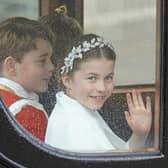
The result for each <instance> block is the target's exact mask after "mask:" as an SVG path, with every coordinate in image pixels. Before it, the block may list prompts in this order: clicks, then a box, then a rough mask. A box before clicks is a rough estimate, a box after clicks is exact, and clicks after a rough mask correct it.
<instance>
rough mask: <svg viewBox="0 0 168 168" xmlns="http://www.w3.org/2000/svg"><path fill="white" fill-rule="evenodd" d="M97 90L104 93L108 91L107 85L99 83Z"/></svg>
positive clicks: (102, 82)
mask: <svg viewBox="0 0 168 168" xmlns="http://www.w3.org/2000/svg"><path fill="white" fill-rule="evenodd" d="M97 90H98V91H101V92H103V91H105V90H106V84H105V82H104V81H99V82H98V83H97Z"/></svg>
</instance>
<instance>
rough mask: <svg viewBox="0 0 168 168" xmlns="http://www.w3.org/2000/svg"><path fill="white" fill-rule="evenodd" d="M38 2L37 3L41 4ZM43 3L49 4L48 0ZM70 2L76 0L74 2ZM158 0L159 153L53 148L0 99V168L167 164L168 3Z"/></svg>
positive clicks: (137, 166) (138, 166)
mask: <svg viewBox="0 0 168 168" xmlns="http://www.w3.org/2000/svg"><path fill="white" fill-rule="evenodd" d="M42 1H43V0H41V3H40V4H41V5H44V4H43V3H42ZM43 2H44V1H43ZM47 2H48V3H49V5H50V3H51V1H49V0H48V1H47ZM57 2H58V1H57ZM73 2H76V3H77V1H73ZM81 2H83V1H81ZM158 2H160V26H159V27H160V33H159V36H160V44H161V45H160V46H159V49H158V50H157V52H158V53H159V55H160V61H159V60H158V61H159V63H160V93H159V94H160V125H159V127H160V131H161V132H160V137H159V139H160V140H159V141H160V152H155V153H153V152H151V153H145V152H140V153H129V154H128V153H121V154H117V153H114V154H111V153H110V154H104V155H100V154H96V155H94V156H93V155H89V154H87V155H85V154H83V155H79V154H75V153H73V152H69V153H67V152H64V151H61V150H57V149H55V148H52V147H49V146H48V145H46V144H44V143H42V142H41V141H39V140H37V139H36V138H34V137H33V136H31V135H30V134H29V133H27V132H26V131H25V130H24V129H23V128H22V127H20V126H19V125H18V124H17V123H16V121H15V120H14V118H13V117H12V116H11V115H10V114H9V111H8V109H7V108H6V106H5V104H4V103H3V101H2V100H0V166H1V167H4V168H5V167H15V168H35V167H40V168H46V167H49V168H54V167H55V166H56V165H59V166H60V167H61V168H67V167H69V168H87V167H90V168H107V167H113V168H125V167H126V168H129V167H130V168H131V167H136V168H141V167H148V168H150V167H151V168H158V167H159V166H160V165H162V167H164V166H163V165H166V163H167V164H168V122H167V121H168V59H167V55H168V2H167V0H158ZM78 3H79V2H78ZM49 11H50V9H49V10H48V12H49ZM41 12H42V11H41ZM43 12H44V11H43ZM43 14H44V13H43ZM46 14H47V13H46ZM81 15H82V14H81ZM30 156H31V157H30Z"/></svg>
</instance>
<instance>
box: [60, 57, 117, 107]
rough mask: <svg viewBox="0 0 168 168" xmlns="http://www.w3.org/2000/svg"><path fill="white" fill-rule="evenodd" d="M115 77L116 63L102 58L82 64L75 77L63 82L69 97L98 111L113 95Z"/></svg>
mask: <svg viewBox="0 0 168 168" xmlns="http://www.w3.org/2000/svg"><path fill="white" fill-rule="evenodd" d="M113 76H114V62H113V61H111V60H107V59H106V58H101V59H89V61H87V62H84V63H81V65H80V68H79V70H77V71H75V72H74V74H73V76H71V77H70V76H64V77H62V80H63V84H64V85H65V87H66V93H67V95H69V96H70V97H72V98H74V99H76V100H77V101H78V102H79V103H81V104H82V105H84V106H85V107H87V108H89V109H92V110H97V109H100V108H101V107H102V106H103V104H104V102H105V101H106V100H107V98H109V96H110V95H111V94H112V91H113Z"/></svg>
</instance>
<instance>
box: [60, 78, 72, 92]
mask: <svg viewBox="0 0 168 168" xmlns="http://www.w3.org/2000/svg"><path fill="white" fill-rule="evenodd" d="M61 80H62V84H63V85H64V86H65V88H66V89H70V88H71V83H72V78H71V77H70V76H68V75H63V76H62V77H61Z"/></svg>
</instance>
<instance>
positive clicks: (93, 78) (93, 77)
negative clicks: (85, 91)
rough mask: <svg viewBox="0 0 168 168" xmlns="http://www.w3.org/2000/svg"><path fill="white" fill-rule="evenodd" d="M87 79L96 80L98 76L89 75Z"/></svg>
mask: <svg viewBox="0 0 168 168" xmlns="http://www.w3.org/2000/svg"><path fill="white" fill-rule="evenodd" d="M87 79H88V80H90V81H95V80H96V77H95V76H90V77H88V78H87Z"/></svg>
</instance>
